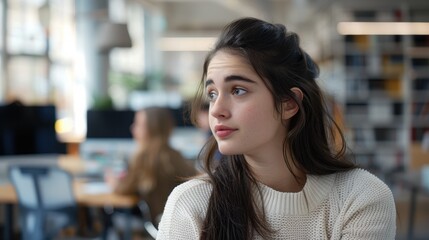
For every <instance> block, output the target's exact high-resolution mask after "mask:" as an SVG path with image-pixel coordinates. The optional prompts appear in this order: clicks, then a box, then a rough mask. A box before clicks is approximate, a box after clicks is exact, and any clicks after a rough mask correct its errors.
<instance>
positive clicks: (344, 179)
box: [335, 168, 393, 201]
mask: <svg viewBox="0 0 429 240" xmlns="http://www.w3.org/2000/svg"><path fill="white" fill-rule="evenodd" d="M335 186H336V188H337V190H338V191H339V192H340V193H341V194H340V195H342V196H344V197H346V196H348V197H353V198H354V197H358V198H368V199H369V198H373V199H374V200H375V199H378V200H382V199H384V200H388V201H390V200H391V199H392V197H393V195H392V192H391V190H390V188H389V186H387V184H386V183H384V182H383V181H382V180H381V179H380V178H378V177H377V176H375V175H374V174H372V173H370V172H368V171H367V170H365V169H361V168H356V169H353V170H349V171H345V172H340V173H337V176H336V180H335Z"/></svg>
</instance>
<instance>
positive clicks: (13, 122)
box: [0, 104, 66, 155]
mask: <svg viewBox="0 0 429 240" xmlns="http://www.w3.org/2000/svg"><path fill="white" fill-rule="evenodd" d="M55 121H56V109H55V106H53V105H46V106H25V105H21V104H10V105H4V106H0V155H19V154H39V153H65V152H66V147H65V144H64V143H61V142H59V141H58V138H57V134H56V132H55Z"/></svg>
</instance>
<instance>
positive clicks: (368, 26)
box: [337, 22, 429, 35]
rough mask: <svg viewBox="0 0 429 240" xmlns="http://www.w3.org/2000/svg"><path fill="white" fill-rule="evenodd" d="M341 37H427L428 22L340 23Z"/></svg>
mask: <svg viewBox="0 0 429 240" xmlns="http://www.w3.org/2000/svg"><path fill="white" fill-rule="evenodd" d="M337 31H338V33H340V34H341V35H427V34H429V23H427V22H339V23H338V25H337Z"/></svg>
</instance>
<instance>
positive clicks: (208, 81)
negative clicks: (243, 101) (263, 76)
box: [205, 75, 256, 87]
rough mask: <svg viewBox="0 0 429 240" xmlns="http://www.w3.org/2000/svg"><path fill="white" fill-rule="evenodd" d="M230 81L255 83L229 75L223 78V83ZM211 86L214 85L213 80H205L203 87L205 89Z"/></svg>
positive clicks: (238, 76)
mask: <svg viewBox="0 0 429 240" xmlns="http://www.w3.org/2000/svg"><path fill="white" fill-rule="evenodd" d="M231 81H243V82H248V83H256V82H255V81H253V80H252V79H249V78H246V77H243V76H240V75H229V76H227V77H226V78H225V82H231ZM211 84H214V82H213V80H212V79H207V80H206V84H205V86H206V87H207V86H209V85H211Z"/></svg>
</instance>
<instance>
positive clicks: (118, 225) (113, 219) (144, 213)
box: [103, 200, 158, 239]
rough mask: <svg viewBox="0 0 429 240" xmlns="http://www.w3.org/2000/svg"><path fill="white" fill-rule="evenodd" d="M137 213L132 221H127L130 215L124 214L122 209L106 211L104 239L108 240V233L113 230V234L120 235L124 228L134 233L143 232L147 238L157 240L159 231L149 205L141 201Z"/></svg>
mask: <svg viewBox="0 0 429 240" xmlns="http://www.w3.org/2000/svg"><path fill="white" fill-rule="evenodd" d="M136 210H137V212H135V213H136V214H134V210H131V211H133V214H131V219H127V217H130V215H126V214H124V212H123V210H121V209H115V210H113V209H104V214H105V215H104V216H103V218H104V220H105V223H104V225H105V227H106V228H105V230H104V231H105V232H104V233H103V234H104V235H103V238H104V239H107V238H108V237H107V236H108V231H109V229H110V230H113V233H115V234H119V232H121V231H123V230H124V228H126V227H130V228H131V230H132V231H138V232H141V231H142V230H143V231H144V232H141V233H143V234H144V236H145V237H150V238H151V239H156V235H157V234H158V229H157V227H156V224H155V223H153V222H152V218H151V213H150V208H149V205H148V204H147V203H146V201H144V200H140V201H139V202H138V204H137V209H136ZM127 224H129V225H127Z"/></svg>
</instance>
